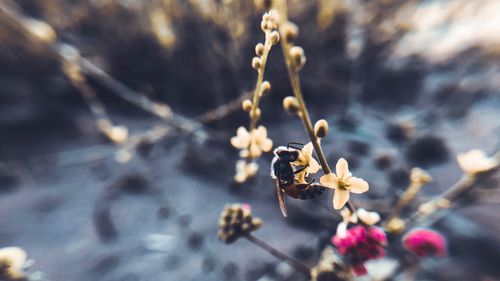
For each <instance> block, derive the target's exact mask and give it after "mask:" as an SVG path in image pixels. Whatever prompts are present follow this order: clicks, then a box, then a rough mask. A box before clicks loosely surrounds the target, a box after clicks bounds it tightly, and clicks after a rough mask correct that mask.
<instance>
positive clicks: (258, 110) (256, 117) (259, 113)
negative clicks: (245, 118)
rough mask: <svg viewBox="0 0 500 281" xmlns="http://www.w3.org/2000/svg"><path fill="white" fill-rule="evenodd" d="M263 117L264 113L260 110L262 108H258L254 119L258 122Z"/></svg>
mask: <svg viewBox="0 0 500 281" xmlns="http://www.w3.org/2000/svg"><path fill="white" fill-rule="evenodd" d="M261 115H262V111H261V110H260V108H256V109H255V115H254V116H253V118H255V119H256V120H258V119H260V116H261Z"/></svg>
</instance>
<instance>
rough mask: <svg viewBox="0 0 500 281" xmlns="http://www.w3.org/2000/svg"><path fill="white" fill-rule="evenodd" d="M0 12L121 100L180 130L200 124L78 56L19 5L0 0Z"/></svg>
mask: <svg viewBox="0 0 500 281" xmlns="http://www.w3.org/2000/svg"><path fill="white" fill-rule="evenodd" d="M0 15H2V16H3V17H4V18H5V19H7V20H8V21H9V22H10V23H11V24H12V25H13V26H14V27H16V28H19V29H20V30H22V32H23V33H24V34H25V35H26V36H27V37H28V38H29V39H31V40H33V41H34V42H36V43H38V44H41V45H42V46H44V47H46V48H47V49H48V50H49V51H50V52H51V53H52V55H53V56H55V57H56V58H57V59H58V60H59V61H60V62H61V63H62V64H63V65H64V64H65V63H69V64H72V63H77V64H78V66H79V67H80V69H81V70H82V72H83V73H84V74H87V75H90V76H92V77H94V78H95V79H97V80H98V81H99V82H101V83H102V84H104V85H105V86H106V87H108V88H109V89H111V90H112V91H113V92H114V93H115V94H117V95H118V96H119V97H121V98H123V99H124V100H126V101H128V102H130V103H132V104H134V105H136V106H138V107H139V108H141V109H143V110H145V111H147V112H149V113H151V114H153V115H155V116H157V117H159V118H161V119H162V120H164V121H166V122H167V123H168V124H169V125H172V126H174V127H176V128H178V129H181V130H182V131H185V132H188V133H198V132H200V130H201V129H202V128H203V125H202V124H201V123H199V122H197V121H194V120H191V119H189V118H187V117H184V116H182V115H179V114H176V113H174V112H173V111H172V109H171V108H170V107H169V106H168V105H167V104H165V103H161V102H157V101H152V100H150V99H148V98H147V97H146V96H145V95H143V94H141V93H139V92H136V91H134V90H132V89H130V88H129V87H127V86H126V85H124V84H123V83H121V82H120V81H118V80H116V79H114V78H113V77H112V76H111V75H109V74H108V73H106V72H105V71H104V70H103V69H102V68H100V67H99V66H97V65H96V64H94V63H92V62H91V61H89V60H88V59H85V58H83V57H81V56H80V52H79V50H78V48H77V47H75V46H73V45H70V44H67V43H64V42H61V41H60V40H57V38H56V35H55V31H54V30H53V29H52V27H50V26H49V25H48V24H46V23H44V22H41V21H38V20H34V19H32V18H29V17H26V16H24V15H22V14H21V12H20V9H19V7H18V6H17V5H16V4H15V3H13V2H12V1H10V0H1V1H0ZM35 24H38V25H35ZM44 32H45V33H44ZM68 50H70V51H72V52H71V53H70V55H74V54H76V55H77V57H71V56H68V55H69V54H68Z"/></svg>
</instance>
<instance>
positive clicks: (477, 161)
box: [457, 149, 498, 174]
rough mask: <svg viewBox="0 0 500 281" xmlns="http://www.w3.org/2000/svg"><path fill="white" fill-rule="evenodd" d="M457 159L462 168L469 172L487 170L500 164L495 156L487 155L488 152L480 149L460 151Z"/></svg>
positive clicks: (474, 172) (475, 172)
mask: <svg viewBox="0 0 500 281" xmlns="http://www.w3.org/2000/svg"><path fill="white" fill-rule="evenodd" d="M457 161H458V165H460V168H462V170H463V171H464V172H465V173H467V174H477V173H481V172H486V171H489V170H492V169H493V168H495V167H497V166H498V161H497V160H496V159H495V158H491V157H488V156H486V153H484V151H481V150H479V149H473V150H471V151H469V152H467V153H459V154H458V155H457Z"/></svg>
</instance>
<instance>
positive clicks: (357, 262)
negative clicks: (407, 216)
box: [332, 226, 387, 276]
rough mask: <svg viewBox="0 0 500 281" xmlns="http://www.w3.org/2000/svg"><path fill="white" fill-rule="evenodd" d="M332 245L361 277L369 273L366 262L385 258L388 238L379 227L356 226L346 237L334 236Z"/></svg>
mask: <svg viewBox="0 0 500 281" xmlns="http://www.w3.org/2000/svg"><path fill="white" fill-rule="evenodd" d="M332 243H333V245H335V246H336V247H337V250H338V251H339V254H340V255H342V256H345V258H346V259H347V261H348V262H349V263H350V264H351V265H352V270H353V271H354V273H355V274H356V275H358V276H361V275H365V274H366V273H367V271H366V267H365V265H364V263H365V262H366V261H368V260H372V259H378V258H382V257H384V256H385V250H384V246H385V245H386V244H387V237H386V235H385V233H384V232H383V231H382V230H381V229H379V228H377V227H366V226H355V227H352V228H350V229H348V230H347V233H346V235H345V236H344V237H340V236H338V235H335V236H333V237H332Z"/></svg>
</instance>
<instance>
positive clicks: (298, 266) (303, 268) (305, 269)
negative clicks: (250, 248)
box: [245, 234, 311, 276]
mask: <svg viewBox="0 0 500 281" xmlns="http://www.w3.org/2000/svg"><path fill="white" fill-rule="evenodd" d="M245 237H246V238H247V239H248V240H249V241H250V242H252V243H254V244H255V245H257V246H259V247H260V248H262V249H264V250H265V251H267V252H269V253H270V254H271V255H273V256H275V257H277V258H278V259H280V260H282V261H284V262H286V263H288V264H289V265H290V266H291V267H293V268H295V270H297V271H299V272H302V273H304V274H305V275H307V276H310V274H311V268H309V266H307V265H306V264H304V263H303V262H301V261H299V260H298V259H296V258H293V257H290V256H288V255H286V254H285V253H283V252H281V251H280V250H278V249H276V248H274V247H273V246H272V245H270V244H269V243H267V242H265V241H264V240H262V239H260V238H257V237H256V236H253V235H252V234H248V235H246V236H245Z"/></svg>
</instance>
